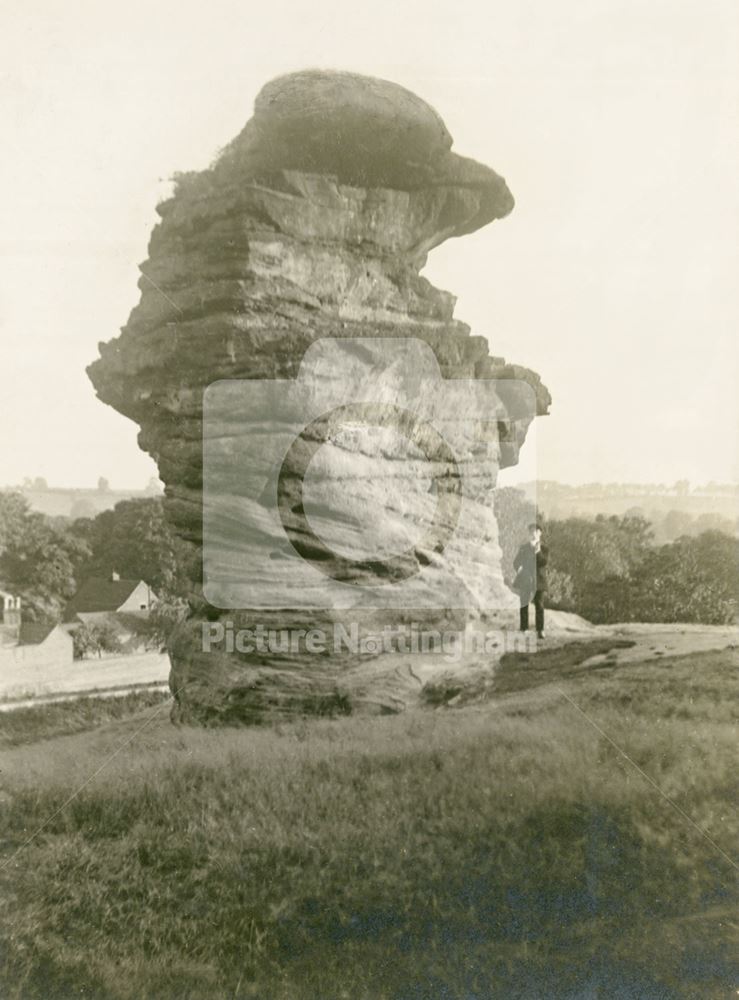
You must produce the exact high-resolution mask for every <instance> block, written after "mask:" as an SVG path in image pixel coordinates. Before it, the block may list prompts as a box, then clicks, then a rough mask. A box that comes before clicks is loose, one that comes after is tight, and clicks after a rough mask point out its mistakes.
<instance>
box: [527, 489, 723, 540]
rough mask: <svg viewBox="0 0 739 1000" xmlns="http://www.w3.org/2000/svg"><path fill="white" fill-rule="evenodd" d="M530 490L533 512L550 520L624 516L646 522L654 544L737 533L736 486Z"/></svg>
mask: <svg viewBox="0 0 739 1000" xmlns="http://www.w3.org/2000/svg"><path fill="white" fill-rule="evenodd" d="M525 488H526V490H527V492H529V491H533V490H534V489H535V491H536V492H535V494H534V493H533V492H529V495H530V496H533V495H535V496H536V501H537V506H538V509H539V510H540V511H541V513H542V514H543V515H544V516H545V517H548V518H551V519H553V520H561V519H564V518H568V517H586V518H592V517H596V515H598V514H603V515H605V516H610V515H614V514H615V515H617V516H619V517H622V516H623V515H624V514H632V515H634V516H637V515H638V516H641V517H644V518H646V520H648V521H649V522H651V524H652V526H653V528H654V537H655V541H656V542H658V543H662V542H668V541H672V540H674V539H675V538H679V537H680V535H683V534H690V535H693V534H697V533H699V532H700V531H706V530H708V529H714V528H715V529H719V530H722V531H726V532H728V533H732V534H739V486H736V485H734V484H731V483H728V484H724V483H710V484H709V485H708V486H700V487H694V488H693V489H690V486H689V484H688V483H687V481H683V482H681V483H676V484H675V485H674V486H673V487H667V486H664V485H653V484H649V483H634V484H632V483H623V484H622V483H588V484H587V485H585V486H569V485H567V484H565V483H557V482H551V481H540V482H538V483H537V484H536V485H535V486H534V484H533V483H530V484H526V487H525Z"/></svg>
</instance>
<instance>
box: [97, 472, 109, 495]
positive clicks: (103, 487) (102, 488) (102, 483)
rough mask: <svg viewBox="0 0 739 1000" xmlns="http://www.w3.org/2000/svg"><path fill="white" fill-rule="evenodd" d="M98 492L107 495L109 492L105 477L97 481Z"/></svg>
mask: <svg viewBox="0 0 739 1000" xmlns="http://www.w3.org/2000/svg"><path fill="white" fill-rule="evenodd" d="M98 490H99V491H100V492H101V493H107V492H108V491H109V490H110V483H109V482H108V480H107V479H106V478H105V476H100V478H99V479H98Z"/></svg>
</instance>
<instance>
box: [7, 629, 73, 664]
mask: <svg viewBox="0 0 739 1000" xmlns="http://www.w3.org/2000/svg"><path fill="white" fill-rule="evenodd" d="M18 646H19V647H20V646H31V647H34V649H33V650H29V652H36V651H38V654H39V656H40V657H41V658H42V659H44V660H49V661H50V662H54V663H71V662H72V656H73V644H72V637H71V635H70V634H69V633H68V632H67V631H65V629H63V628H62V626H61V625H56V624H54V623H51V624H44V623H42V622H22V623H21V627H20V634H19V636H18Z"/></svg>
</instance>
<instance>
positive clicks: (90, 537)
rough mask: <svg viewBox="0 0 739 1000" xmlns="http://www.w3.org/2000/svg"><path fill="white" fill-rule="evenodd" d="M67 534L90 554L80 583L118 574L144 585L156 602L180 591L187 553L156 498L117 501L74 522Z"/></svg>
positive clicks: (160, 501) (81, 573)
mask: <svg viewBox="0 0 739 1000" xmlns="http://www.w3.org/2000/svg"><path fill="white" fill-rule="evenodd" d="M72 531H73V532H75V533H76V534H77V535H78V536H79V537H80V538H82V539H83V540H84V541H85V542H86V544H87V545H88V547H89V549H90V557H89V559H87V560H86V561H85V562H84V563H83V565H82V566H81V567H80V575H81V577H85V576H109V575H110V574H111V573H113V572H117V573H120V575H121V576H122V577H124V578H128V579H135V580H139V579H140V580H144V581H145V582H146V583H148V584H149V586H150V587H152V588H153V589H154V591H155V592H156V593H157V595H158V596H162V595H163V594H168V593H177V592H179V591H180V590H181V589H182V587H183V585H184V580H185V573H184V564H185V557H186V553H187V550H186V547H185V546H184V544H183V543H182V542H180V540H179V539H178V538H177V537H176V535H175V534H174V532H173V531H172V529H171V527H170V525H169V522H168V521H167V519H166V517H165V514H164V504H163V502H162V498H161V497H145V498H142V499H136V500H121V501H120V503H117V504H116V505H115V507H114V508H113V509H112V510H105V511H102V513H100V514H98V515H97V517H96V518H94V519H93V520H92V521H90V520H82V521H75V523H74V524H73V525H72Z"/></svg>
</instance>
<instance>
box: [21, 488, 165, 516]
mask: <svg viewBox="0 0 739 1000" xmlns="http://www.w3.org/2000/svg"><path fill="white" fill-rule="evenodd" d="M4 489H6V490H12V491H13V492H14V493H20V494H21V496H24V497H25V498H26V500H27V501H28V504H29V506H30V507H31V509H32V510H37V511H38V512H39V513H41V514H47V515H48V516H49V517H69V518H71V519H72V520H74V519H76V518H78V517H95V515H96V514H100V513H101V512H102V511H104V510H110V509H111V508H113V507H115V505H116V504H117V503H120V501H121V500H132V499H134V498H137V497H151V496H160V495H161V494H159V493H157V492H155V491H154V490H151V489H146V490H113V489H109V490H98V489H73V488H64V487H53V486H50V487H48V488H47V489H29V488H28V487H24V486H6V487H4Z"/></svg>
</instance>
